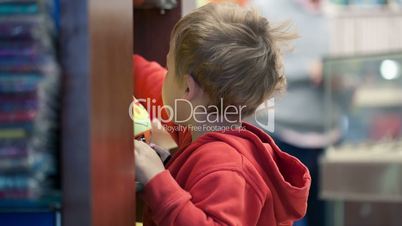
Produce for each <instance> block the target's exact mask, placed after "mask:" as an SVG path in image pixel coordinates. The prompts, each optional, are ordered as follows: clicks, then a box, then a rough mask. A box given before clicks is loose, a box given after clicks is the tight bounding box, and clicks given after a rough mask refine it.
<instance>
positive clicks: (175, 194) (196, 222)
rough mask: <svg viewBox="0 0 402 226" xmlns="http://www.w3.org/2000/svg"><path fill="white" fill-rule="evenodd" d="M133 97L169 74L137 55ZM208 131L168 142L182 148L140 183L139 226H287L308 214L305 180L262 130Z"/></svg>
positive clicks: (155, 91)
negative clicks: (142, 205) (142, 207)
mask: <svg viewBox="0 0 402 226" xmlns="http://www.w3.org/2000/svg"><path fill="white" fill-rule="evenodd" d="M134 74H135V82H136V83H135V88H136V89H135V96H136V97H137V98H145V97H152V98H157V100H158V101H157V103H156V104H157V105H158V104H162V102H161V99H160V95H161V87H162V82H163V78H164V76H165V74H166V70H165V69H164V68H162V67H161V66H159V65H158V64H157V63H154V62H153V63H151V62H148V61H146V60H145V59H143V58H142V57H140V56H134ZM243 127H244V128H243V129H242V130H239V131H226V132H224V131H221V132H210V133H206V134H204V135H203V136H201V137H199V138H198V139H197V140H195V141H193V142H191V134H190V133H189V131H182V132H176V133H175V134H172V137H173V138H174V139H175V140H176V142H177V143H178V145H179V150H178V151H177V152H176V153H175V154H174V156H173V157H172V159H171V160H170V161H169V163H168V164H167V166H166V167H167V170H165V171H163V172H162V173H160V174H158V175H156V176H155V177H154V178H152V179H151V181H150V182H148V184H146V185H145V188H144V192H143V199H144V202H145V203H146V205H147V208H146V210H145V214H144V219H143V220H144V226H153V225H160V226H207V225H230V226H232V225H233V226H234V225H244V226H253V225H259V226H273V225H284V226H285V225H292V224H293V222H294V221H295V220H297V219H300V218H301V217H303V216H304V214H305V212H306V208H307V197H308V190H309V187H310V180H311V179H310V175H309V172H308V170H307V168H306V167H305V166H304V165H303V164H302V163H301V162H300V161H299V160H297V159H296V158H294V157H292V156H290V155H288V154H287V153H285V152H282V151H281V150H280V149H279V148H278V146H276V144H275V143H274V141H273V140H272V138H271V137H270V136H268V135H267V134H266V133H264V132H263V131H261V130H260V129H258V128H256V127H254V126H252V125H250V124H247V123H243Z"/></svg>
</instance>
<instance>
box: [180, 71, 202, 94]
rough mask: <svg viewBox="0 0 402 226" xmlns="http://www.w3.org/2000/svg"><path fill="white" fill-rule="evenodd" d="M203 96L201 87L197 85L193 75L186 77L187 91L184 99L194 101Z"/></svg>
mask: <svg viewBox="0 0 402 226" xmlns="http://www.w3.org/2000/svg"><path fill="white" fill-rule="evenodd" d="M201 94H202V89H201V87H200V86H199V85H198V84H197V82H196V81H195V80H194V78H193V77H192V76H191V75H187V76H186V90H185V93H184V99H186V100H193V99H195V98H197V97H198V96H200V95H201Z"/></svg>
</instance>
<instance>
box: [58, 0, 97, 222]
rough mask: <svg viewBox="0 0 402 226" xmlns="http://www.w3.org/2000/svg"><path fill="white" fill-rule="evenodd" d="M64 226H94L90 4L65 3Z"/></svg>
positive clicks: (62, 37)
mask: <svg viewBox="0 0 402 226" xmlns="http://www.w3.org/2000/svg"><path fill="white" fill-rule="evenodd" d="M61 10H62V11H61V34H60V43H61V45H60V55H61V64H62V65H61V66H62V70H63V83H62V84H63V100H62V111H63V113H62V131H61V134H62V139H61V146H62V150H61V152H62V153H61V171H62V172H61V174H62V199H63V200H62V211H63V215H62V220H63V225H66V226H78V225H91V214H90V213H91V204H90V202H89V200H90V194H91V192H90V171H89V168H90V164H89V162H90V155H89V153H90V152H89V69H90V67H89V48H88V42H89V40H88V39H89V35H88V14H87V10H88V8H87V4H86V1H80V0H76V1H71V0H62V1H61Z"/></svg>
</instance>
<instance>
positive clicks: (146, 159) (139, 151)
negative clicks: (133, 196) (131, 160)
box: [134, 140, 165, 185]
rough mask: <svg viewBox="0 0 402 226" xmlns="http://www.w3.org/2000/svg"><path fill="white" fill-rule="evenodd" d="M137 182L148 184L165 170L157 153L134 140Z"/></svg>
mask: <svg viewBox="0 0 402 226" xmlns="http://www.w3.org/2000/svg"><path fill="white" fill-rule="evenodd" d="M134 146H135V176H136V181H137V182H140V183H142V184H144V185H145V184H147V183H148V181H150V180H151V179H152V178H153V177H154V176H156V175H157V174H158V173H160V172H162V171H164V170H165V167H164V166H163V163H162V161H161V159H160V158H159V156H158V155H157V154H156V152H155V151H154V150H153V149H152V148H151V147H150V146H149V145H147V144H146V143H144V142H142V141H138V140H134Z"/></svg>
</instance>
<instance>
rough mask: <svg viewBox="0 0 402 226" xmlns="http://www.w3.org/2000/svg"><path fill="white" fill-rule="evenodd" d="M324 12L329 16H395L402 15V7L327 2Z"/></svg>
mask: <svg viewBox="0 0 402 226" xmlns="http://www.w3.org/2000/svg"><path fill="white" fill-rule="evenodd" d="M323 7H324V12H325V14H326V15H328V16H329V17H336V18H342V17H345V18H348V17H394V16H402V7H399V6H395V5H385V6H382V5H370V6H368V5H363V6H361V5H359V6H358V5H335V4H333V3H328V2H326V3H325V4H324V6H323Z"/></svg>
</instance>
